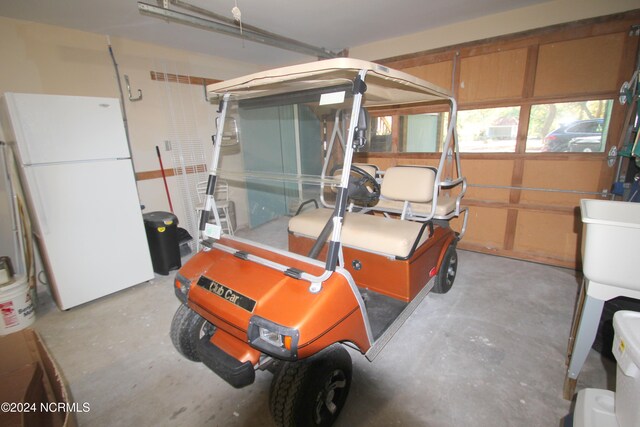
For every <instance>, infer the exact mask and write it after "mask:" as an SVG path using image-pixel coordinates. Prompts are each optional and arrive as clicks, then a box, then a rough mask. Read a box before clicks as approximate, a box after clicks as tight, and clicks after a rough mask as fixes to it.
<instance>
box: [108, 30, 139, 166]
mask: <svg viewBox="0 0 640 427" xmlns="http://www.w3.org/2000/svg"><path fill="white" fill-rule="evenodd" d="M107 45H108V46H109V55H110V56H111V61H112V62H113V68H114V70H115V72H116V81H117V82H118V91H119V92H120V106H121V107H122V122H123V123H124V133H125V136H126V138H127V146H128V147H129V156H131V167H132V168H133V174H134V176H135V174H136V167H135V165H134V164H133V155H132V154H131V153H133V151H132V150H131V140H130V138H129V121H128V119H127V109H126V108H125V104H124V92H123V91H122V81H121V80H120V71H119V69H118V62H117V61H116V57H115V55H114V54H113V49H112V48H111V38H110V37H109V36H107Z"/></svg>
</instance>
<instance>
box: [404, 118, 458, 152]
mask: <svg viewBox="0 0 640 427" xmlns="http://www.w3.org/2000/svg"><path fill="white" fill-rule="evenodd" d="M448 122H449V113H425V114H410V115H405V116H400V123H401V124H402V132H401V133H400V141H399V144H398V151H400V152H404V153H438V152H440V151H442V144H443V142H444V138H445V137H446V136H447V125H448Z"/></svg>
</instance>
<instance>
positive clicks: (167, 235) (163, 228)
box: [142, 211, 182, 276]
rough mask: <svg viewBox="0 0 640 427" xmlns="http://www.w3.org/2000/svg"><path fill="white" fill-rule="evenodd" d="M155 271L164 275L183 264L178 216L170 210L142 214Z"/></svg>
mask: <svg viewBox="0 0 640 427" xmlns="http://www.w3.org/2000/svg"><path fill="white" fill-rule="evenodd" d="M142 217H143V219H144V228H145V231H146V232H147V242H149V251H150V252H151V263H152V264H153V271H155V272H156V273H158V274H162V275H164V276H166V275H168V274H169V271H171V270H175V269H178V268H180V267H181V266H182V261H181V260H180V242H179V241H178V218H177V217H176V216H175V215H174V214H172V213H170V212H162V211H158V212H150V213H146V214H144V215H142Z"/></svg>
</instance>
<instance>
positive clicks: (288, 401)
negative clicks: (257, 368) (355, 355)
mask: <svg viewBox="0 0 640 427" xmlns="http://www.w3.org/2000/svg"><path fill="white" fill-rule="evenodd" d="M351 369H352V368H351V356H349V353H348V352H347V350H345V349H344V347H342V346H341V345H340V344H334V345H332V346H331V347H328V348H327V349H325V350H323V351H322V352H320V353H318V354H316V355H314V356H312V357H310V358H308V359H303V360H300V361H298V362H287V363H283V364H282V365H281V366H280V368H279V369H278V372H276V375H275V376H274V378H273V381H272V383H271V391H270V395H269V408H270V409H271V415H272V416H273V419H274V421H275V422H276V425H278V426H281V427H305V426H330V425H332V424H333V423H334V421H335V420H336V419H337V418H338V415H339V414H340V411H341V410H342V408H343V407H344V404H345V402H346V400H347V395H348V394H349V388H350V387H351Z"/></svg>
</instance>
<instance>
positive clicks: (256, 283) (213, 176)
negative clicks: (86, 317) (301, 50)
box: [171, 58, 467, 426]
mask: <svg viewBox="0 0 640 427" xmlns="http://www.w3.org/2000/svg"><path fill="white" fill-rule="evenodd" d="M207 90H208V93H209V97H210V99H214V100H216V102H218V103H219V111H218V117H217V119H216V124H217V131H216V135H215V137H214V144H213V153H212V160H211V166H210V168H209V171H210V174H209V176H208V182H207V186H206V196H205V198H204V206H203V208H202V210H201V216H200V223H199V226H200V245H201V248H202V249H201V250H200V251H199V252H198V253H196V254H195V255H194V256H193V257H192V258H191V259H190V260H189V261H188V262H186V263H185V264H184V266H183V267H182V268H181V269H180V270H179V272H178V273H177V274H176V278H175V293H176V295H177V297H178V299H179V300H180V301H181V302H182V304H181V306H180V307H179V308H178V310H177V312H176V314H175V316H174V319H173V323H172V326H171V338H172V341H173V343H174V345H175V346H176V348H177V349H178V351H179V352H180V353H181V354H182V355H184V356H185V357H186V358H188V359H190V360H193V361H201V362H203V363H204V364H205V365H206V366H208V367H209V368H210V369H211V370H212V371H214V372H215V373H216V374H217V375H218V376H220V377H221V378H222V379H224V380H225V381H226V382H228V383H229V384H230V385H231V386H233V387H236V388H240V387H244V386H247V385H249V384H251V383H253V382H254V379H255V371H256V370H258V369H261V370H269V371H271V372H273V373H274V378H273V382H272V386H271V394H270V409H271V412H272V415H273V418H274V420H275V421H276V423H277V424H278V425H286V426H303V425H323V426H325V425H331V424H332V423H333V421H334V420H335V419H336V417H337V416H338V414H339V413H340V410H341V409H342V407H343V406H344V403H345V401H346V398H347V394H348V392H349V387H350V384H351V357H350V355H349V352H348V351H347V350H346V349H345V346H348V347H351V348H353V349H355V350H357V351H359V352H360V353H362V354H364V355H365V357H367V359H369V360H373V359H374V358H375V357H376V355H377V354H378V353H379V352H380V351H381V350H382V348H383V347H384V346H385V344H387V343H388V342H389V340H390V339H391V337H392V336H393V334H394V333H395V332H396V331H397V330H398V329H399V327H400V326H401V325H402V323H403V322H404V321H405V320H406V319H407V318H408V316H409V315H410V314H411V313H412V312H413V310H414V309H415V308H416V307H417V305H418V304H420V302H421V301H422V299H423V298H424V297H425V296H426V295H427V293H429V292H430V291H434V292H438V293H445V292H447V291H448V290H449V289H450V288H451V286H452V284H453V281H454V279H455V275H456V269H457V260H458V258H457V254H456V244H457V242H458V241H459V240H460V239H461V238H462V236H463V235H464V231H465V228H466V217H467V215H466V209H465V208H464V207H463V206H462V205H461V201H462V198H463V196H464V193H465V191H466V181H465V179H464V177H463V176H462V174H461V168H460V158H459V153H458V150H457V143H456V137H455V133H456V127H455V123H456V102H455V100H454V99H453V97H452V96H451V95H450V94H449V93H448V92H447V91H446V90H444V89H442V88H439V87H437V86H435V85H432V84H430V83H428V82H426V81H423V80H421V79H418V78H416V77H413V76H411V75H408V74H406V73H403V72H399V71H396V70H392V69H389V68H387V67H384V66H381V65H378V64H374V63H370V62H365V61H360V60H354V59H349V58H338V59H331V60H325V61H318V62H314V63H309V64H303V65H296V66H290V67H284V68H279V69H275V70H270V71H265V72H260V73H256V74H252V75H248V76H245V77H241V78H236V79H232V80H228V81H224V82H221V83H216V84H212V85H209V86H208V88H207ZM405 106H420V107H425V108H426V109H428V110H429V111H434V112H436V113H435V114H433V116H434V118H433V120H432V122H433V123H432V124H433V126H432V127H433V128H434V129H436V128H437V129H439V131H438V132H436V131H434V132H431V133H429V132H422V134H430V135H431V134H432V135H433V139H434V146H437V148H436V149H435V150H434V151H440V152H442V156H441V158H440V160H439V162H438V164H437V165H434V166H407V165H403V166H394V167H389V168H387V169H386V170H385V171H380V170H378V168H377V167H376V166H375V165H371V164H354V163H353V161H352V160H353V155H354V152H356V151H359V150H366V149H367V148H368V146H369V141H370V140H371V138H376V135H379V134H380V133H381V131H380V129H381V126H383V125H384V124H385V119H386V117H387V116H388V113H387V116H384V115H383V113H384V112H385V111H387V112H388V111H389V110H390V109H395V108H401V107H405ZM386 124H387V125H388V124H389V122H388V121H387V123H386ZM223 181H224V185H225V186H228V187H230V188H232V189H233V190H232V192H235V193H234V194H235V195H234V200H235V202H236V203H235V209H236V212H235V216H236V218H237V219H238V222H240V220H242V221H244V222H245V223H248V224H249V225H250V227H247V228H246V229H245V230H244V233H245V234H243V230H239V231H236V232H235V233H234V232H233V230H232V229H230V228H231V227H223V218H221V215H222V211H221V210H220V209H219V201H218V200H216V191H217V190H216V189H217V188H218V187H219V186H220V183H221V182H223ZM226 214H228V212H226V211H225V215H226ZM457 217H460V218H461V219H460V221H458V222H457V224H460V227H459V228H460V230H458V231H454V229H452V227H451V226H450V224H449V223H450V220H451V219H453V218H457ZM227 220H228V218H227ZM278 227H279V231H280V233H279V234H278V230H277V229H278ZM223 229H226V231H225V232H223ZM242 236H244V237H242Z"/></svg>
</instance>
